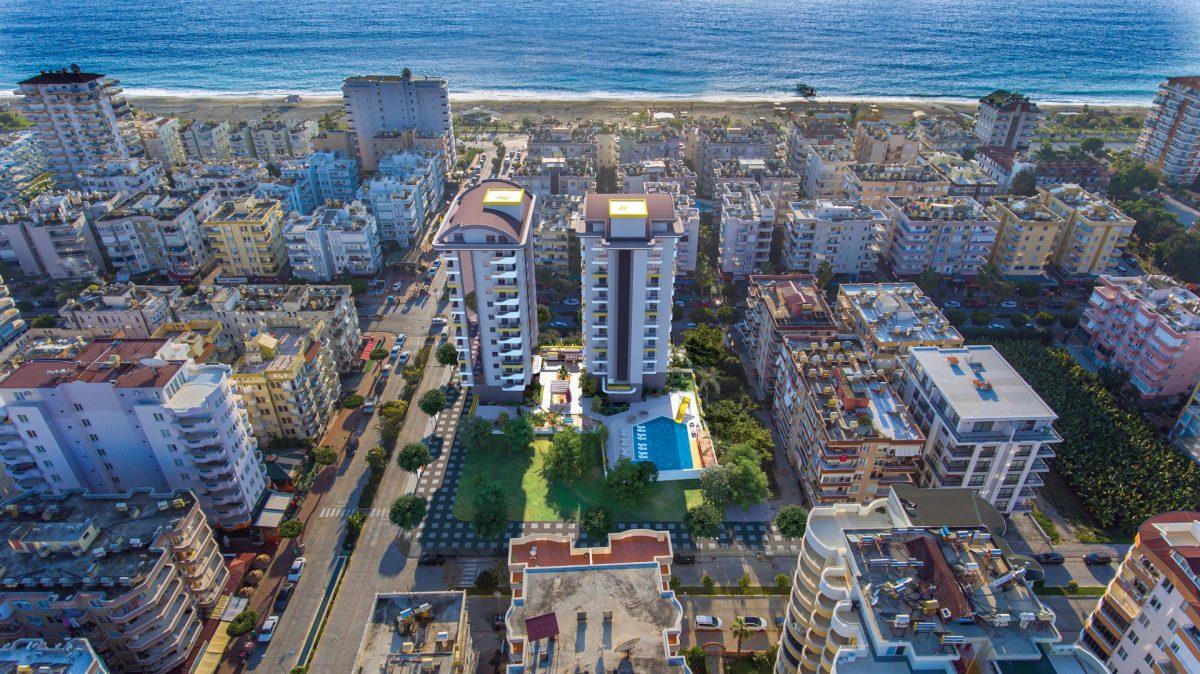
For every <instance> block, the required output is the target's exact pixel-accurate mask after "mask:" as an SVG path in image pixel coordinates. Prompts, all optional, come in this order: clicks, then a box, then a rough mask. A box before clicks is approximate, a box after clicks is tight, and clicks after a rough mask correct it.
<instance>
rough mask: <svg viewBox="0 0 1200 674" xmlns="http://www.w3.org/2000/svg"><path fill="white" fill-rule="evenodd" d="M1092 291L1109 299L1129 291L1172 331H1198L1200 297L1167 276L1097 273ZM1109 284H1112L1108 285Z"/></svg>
mask: <svg viewBox="0 0 1200 674" xmlns="http://www.w3.org/2000/svg"><path fill="white" fill-rule="evenodd" d="M1100 279H1101V281H1102V282H1103V284H1104V285H1100V286H1097V287H1096V290H1095V292H1097V293H1099V294H1100V295H1101V296H1103V297H1106V298H1107V299H1109V300H1113V299H1115V298H1116V291H1117V290H1118V289H1119V290H1120V291H1122V292H1125V293H1127V294H1129V295H1130V296H1132V297H1135V298H1137V299H1138V300H1140V301H1141V302H1142V303H1143V304H1144V306H1145V307H1146V308H1147V309H1148V310H1150V311H1152V312H1154V313H1156V314H1158V315H1159V316H1161V317H1162V318H1163V320H1165V321H1166V322H1167V323H1168V324H1170V326H1171V328H1172V329H1173V330H1175V331H1176V332H1187V331H1193V330H1200V297H1197V296H1196V294H1195V293H1193V292H1192V291H1190V290H1188V289H1187V288H1186V287H1185V286H1183V285H1182V284H1180V283H1179V282H1178V281H1176V280H1175V279H1173V278H1171V277H1170V276H1166V275H1163V274H1154V275H1146V276H1107V275H1104V276H1101V277H1100ZM1110 284H1111V286H1112V287H1110Z"/></svg>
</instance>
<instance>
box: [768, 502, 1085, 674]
mask: <svg viewBox="0 0 1200 674" xmlns="http://www.w3.org/2000/svg"><path fill="white" fill-rule="evenodd" d="M1004 529H1005V522H1004V519H1003V517H1002V516H1001V515H1000V513H998V512H997V511H996V509H995V508H992V507H991V506H989V505H988V504H987V503H986V502H985V501H983V500H981V499H979V498H978V497H976V496H975V495H974V494H973V493H971V492H970V491H968V490H963V489H936V490H935V489H913V488H911V487H908V486H905V485H900V486H897V487H895V488H894V489H892V490H891V491H890V492H889V493H888V494H887V495H886V497H885V498H880V499H878V500H876V501H874V502H871V503H868V504H864V505H858V504H839V505H832V506H821V507H817V508H814V509H813V510H812V512H811V513H810V514H809V518H808V527H807V530H806V532H805V534H804V539H803V542H802V544H801V546H800V555H799V559H798V560H797V564H796V571H795V573H794V574H793V580H792V591H791V596H790V598H789V600H788V608H787V618H786V620H785V621H784V624H783V634H782V636H781V638H780V645H779V653H778V656H777V659H776V662H775V672H776V674H818V673H819V674H851V673H852V672H872V673H873V674H914V673H915V674H955V673H960V674H961V673H962V672H994V673H997V674H1020V673H1023V672H1038V673H1039V674H1105V669H1104V666H1103V665H1102V664H1101V663H1100V661H1099V660H1098V659H1096V658H1095V657H1094V656H1093V655H1092V654H1091V653H1089V652H1087V651H1085V650H1083V649H1081V648H1078V647H1076V646H1075V645H1074V644H1064V643H1061V639H1062V635H1061V634H1060V633H1059V631H1058V629H1057V628H1056V627H1055V615H1054V612H1053V611H1051V610H1050V609H1049V608H1047V607H1046V606H1045V605H1044V604H1042V603H1041V601H1040V600H1039V599H1038V596H1037V595H1036V594H1035V593H1034V592H1033V591H1032V590H1031V589H1030V585H1031V583H1032V574H1027V571H1028V569H1027V568H1026V564H1029V561H1028V558H1026V557H1021V556H1017V555H1014V554H1013V553H1012V551H1011V550H1010V549H1009V547H1008V543H1007V542H1005V540H1004V538H1003V533H1004Z"/></svg>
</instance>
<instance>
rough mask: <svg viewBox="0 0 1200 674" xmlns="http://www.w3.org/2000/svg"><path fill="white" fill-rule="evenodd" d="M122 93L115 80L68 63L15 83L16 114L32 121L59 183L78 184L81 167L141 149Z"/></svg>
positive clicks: (74, 185)
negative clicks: (61, 67)
mask: <svg viewBox="0 0 1200 674" xmlns="http://www.w3.org/2000/svg"><path fill="white" fill-rule="evenodd" d="M121 92H122V89H121V86H120V82H119V81H117V80H116V79H113V78H108V77H105V76H104V75H100V74H97V73H85V72H83V71H81V70H80V69H79V66H77V65H73V64H72V65H71V67H70V68H64V69H62V70H53V71H42V72H41V73H40V74H38V75H37V76H35V77H31V78H29V79H27V80H23V81H22V82H20V83H19V84H18V85H17V91H16V93H17V94H18V95H20V96H21V97H22V101H21V104H20V110H21V113H22V114H24V115H25V117H26V118H28V119H29V121H31V122H33V124H34V128H35V130H36V131H37V139H38V143H39V144H40V145H41V149H42V154H43V155H44V156H45V157H46V161H47V162H49V165H50V171H51V172H52V173H53V174H54V180H55V182H56V183H58V186H59V187H64V188H77V187H78V186H79V183H78V182H76V180H75V174H76V173H77V172H79V171H80V170H82V169H84V168H87V167H89V166H93V165H95V164H98V163H100V162H103V161H109V160H123V159H129V158H130V157H135V156H138V155H140V154H141V153H142V148H141V143H140V142H139V140H138V135H137V130H136V129H134V127H133V120H132V116H131V114H130V111H129V104H128V103H127V102H126V101H125V97H124V96H122V95H121Z"/></svg>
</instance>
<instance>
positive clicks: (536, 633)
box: [525, 613, 558, 641]
mask: <svg viewBox="0 0 1200 674" xmlns="http://www.w3.org/2000/svg"><path fill="white" fill-rule="evenodd" d="M556 636H558V616H556V615H554V614H553V613H545V614H542V615H538V616H534V617H532V618H526V619H525V638H526V640H528V641H541V640H542V639H549V638H550V637H556Z"/></svg>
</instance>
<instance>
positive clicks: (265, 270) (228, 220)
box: [204, 195, 287, 280]
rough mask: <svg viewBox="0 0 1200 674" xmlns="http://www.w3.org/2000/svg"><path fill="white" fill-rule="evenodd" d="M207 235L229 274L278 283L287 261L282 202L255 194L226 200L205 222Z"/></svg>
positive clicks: (221, 263) (219, 262) (220, 262)
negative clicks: (277, 280)
mask: <svg viewBox="0 0 1200 674" xmlns="http://www.w3.org/2000/svg"><path fill="white" fill-rule="evenodd" d="M204 234H205V237H206V238H207V239H208V241H209V245H211V246H212V250H213V256H214V257H216V259H217V264H219V265H221V271H222V272H223V273H225V274H228V275H232V276H248V277H253V278H259V279H271V280H274V279H275V278H276V277H278V275H279V273H280V272H281V271H282V270H283V265H284V263H285V262H287V253H286V252H285V251H284V247H283V209H282V208H281V207H280V204H279V202H278V201H275V200H266V199H258V198H257V197H255V196H254V195H246V196H243V197H238V198H236V199H233V200H230V201H225V202H223V203H222V204H221V205H220V206H218V207H217V210H216V211H214V212H213V214H212V215H210V216H209V217H208V219H207V220H205V221H204Z"/></svg>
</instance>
